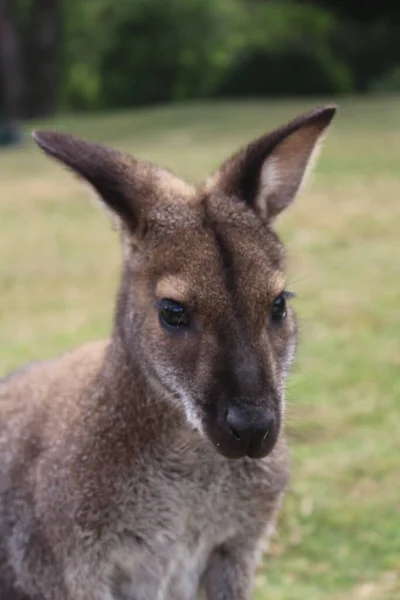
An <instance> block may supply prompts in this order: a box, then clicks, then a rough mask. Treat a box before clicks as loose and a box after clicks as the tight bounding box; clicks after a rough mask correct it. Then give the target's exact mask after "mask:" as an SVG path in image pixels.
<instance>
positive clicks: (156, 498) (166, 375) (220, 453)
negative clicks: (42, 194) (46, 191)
mask: <svg viewBox="0 0 400 600" xmlns="http://www.w3.org/2000/svg"><path fill="white" fill-rule="evenodd" d="M333 114H334V108H332V107H323V108H321V109H317V110H315V111H313V112H311V113H308V114H307V115H303V116H302V117H299V118H298V119H296V120H295V121H293V122H291V123H289V124H288V125H286V126H285V127H283V128H280V129H278V130H276V131H275V132H273V133H271V134H268V135H266V136H264V137H263V138H260V139H259V140H257V141H256V142H253V144H251V145H249V146H248V147H247V148H245V149H244V150H242V151H241V152H240V153H238V154H237V155H236V156H235V157H233V158H232V159H230V161H228V162H227V163H225V165H223V166H222V167H221V169H220V170H219V171H218V172H217V173H216V174H215V175H214V176H212V177H211V178H210V179H209V180H208V181H207V183H206V184H205V185H203V186H199V187H197V188H195V187H192V186H190V185H189V184H186V183H184V182H182V181H180V180H179V179H177V178H176V177H175V176H173V175H172V174H170V173H169V172H167V171H165V170H163V169H160V168H158V167H155V166H153V165H150V164H147V163H141V162H138V161H135V160H133V159H132V158H130V157H127V156H125V155H122V154H120V153H118V152H116V151H114V150H110V149H108V148H106V147H103V146H99V145H95V144H91V143H89V142H85V141H83V140H79V139H77V138H73V137H72V136H67V135H63V134H56V133H47V132H39V133H37V134H36V140H37V142H38V144H39V145H40V146H41V147H42V148H43V149H44V150H45V151H46V152H47V153H48V154H50V155H52V156H54V157H55V158H57V159H58V160H60V161H61V162H63V163H64V164H66V165H67V166H68V167H69V168H70V169H72V170H73V171H74V172H75V173H77V174H78V175H79V176H80V177H82V178H84V179H85V180H87V181H88V182H89V183H90V184H91V185H92V186H93V187H94V188H95V190H96V191H97V193H98V194H99V196H100V197H101V199H102V200H103V202H104V203H105V204H106V205H107V206H108V208H110V209H111V210H112V211H113V212H114V213H116V214H117V215H118V217H119V219H120V223H121V236H122V243H123V259H124V260H123V275H122V280H121V286H120V290H119V294H118V299H117V303H116V315H115V325H114V329H113V333H112V336H111V338H110V340H108V341H106V342H100V343H93V344H89V345H87V346H84V347H82V348H80V349H78V350H76V351H74V352H71V353H69V354H66V355H64V356H62V357H60V358H58V359H54V360H52V361H49V362H43V363H37V364H35V365H32V366H28V367H27V368H25V369H22V370H21V371H17V372H16V373H13V374H11V375H9V376H8V377H6V378H5V379H3V380H0V452H1V456H2V462H1V470H0V590H1V592H0V597H1V600H11V599H17V600H122V599H123V600H167V599H172V600H194V598H196V596H197V593H198V589H199V585H200V584H201V583H202V584H203V585H204V588H205V590H206V593H207V595H208V598H209V600H248V598H249V597H250V595H251V589H252V578H253V573H254V569H255V565H256V562H257V559H258V555H259V547H260V541H261V539H262V537H263V535H264V533H265V532H268V531H270V530H271V527H272V526H273V522H274V517H275V514H276V511H277V508H278V506H279V502H280V498H281V496H282V493H283V490H284V488H285V484H286V482H287V477H288V466H287V453H286V447H285V441H284V435H283V428H282V426H281V422H282V416H283V412H284V381H285V377H286V374H287V371H288V369H289V366H290V363H291V360H292V358H293V353H294V346H295V338H296V319H295V315H294V312H293V310H292V309H291V308H290V306H287V309H286V317H284V318H282V319H281V320H279V319H278V320H277V319H275V320H274V318H273V316H272V313H271V311H272V310H273V306H274V301H275V300H276V298H277V297H279V296H280V294H281V293H282V292H283V290H284V286H285V273H284V252H283V248H282V245H281V242H280V241H279V239H278V237H277V235H276V234H275V232H274V231H273V228H272V219H273V218H274V217H275V216H276V215H277V214H278V213H279V212H280V211H281V210H283V209H284V208H285V207H286V206H287V205H288V204H289V203H290V202H291V201H292V199H293V197H294V196H295V194H296V192H297V190H298V188H299V186H300V184H301V182H302V179H303V175H304V172H305V170H306V168H307V165H308V164H309V161H310V158H311V155H312V153H313V150H314V148H315V146H316V144H317V143H318V141H319V139H320V137H321V135H322V134H323V132H324V130H325V129H326V127H327V126H328V124H329V122H330V121H331V119H332V117H333ZM163 298H169V299H172V300H175V301H179V302H180V303H183V304H184V305H185V307H186V308H187V310H188V312H189V314H190V327H189V328H188V329H185V330H176V331H175V330H174V331H170V330H165V328H163V327H162V325H161V323H160V318H159V310H158V308H157V305H156V303H157V302H158V301H160V300H162V299H163ZM232 411H236V412H235V415H236V417H235V418H237V419H238V420H237V421H236V422H237V424H238V425H237V426H238V428H239V429H238V431H239V432H240V435H238V436H237V437H235V435H236V434H237V432H234V433H235V435H233V433H232V430H231V429H229V428H228V426H227V423H228V415H232ZM260 423H264V425H263V426H262V427H263V428H264V429H263V428H261V429H260V427H261V425H260ZM235 427H236V425H235ZM240 428H242V429H240ZM249 432H250V433H249ZM260 432H261V433H260ZM261 434H263V435H262V437H261ZM264 434H265V435H264ZM247 435H249V436H250V437H249V438H247V437H245V436H247ZM239 438H240V440H239ZM249 440H250V442H249ZM229 457H230V458H236V460H230V458H229ZM251 457H253V458H251Z"/></svg>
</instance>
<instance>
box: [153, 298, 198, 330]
mask: <svg viewBox="0 0 400 600" xmlns="http://www.w3.org/2000/svg"><path fill="white" fill-rule="evenodd" d="M157 306H158V309H159V311H160V313H159V314H160V323H161V325H162V326H163V327H165V328H166V329H169V330H177V329H187V328H188V327H189V325H190V319H189V313H188V311H187V310H186V308H185V307H184V306H183V305H182V304H180V303H179V302H175V301H174V300H168V299H163V300H160V302H158V303H157Z"/></svg>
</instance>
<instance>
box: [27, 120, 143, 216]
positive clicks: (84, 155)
mask: <svg viewBox="0 0 400 600" xmlns="http://www.w3.org/2000/svg"><path fill="white" fill-rule="evenodd" d="M32 137H33V139H34V141H35V142H36V143H37V145H38V146H39V147H40V148H41V149H42V150H43V151H44V152H45V153H46V154H47V155H49V156H51V157H52V158H54V159H56V160H57V161H59V162H60V163H62V164H63V165H65V166H66V167H68V168H69V169H70V170H71V171H72V172H73V173H74V174H75V175H77V176H78V177H80V178H82V179H83V180H85V181H87V182H88V183H90V184H91V185H92V187H93V188H94V190H95V191H96V192H97V194H98V195H99V197H100V198H101V199H102V200H103V201H104V202H105V204H106V205H107V206H108V207H109V208H110V209H111V210H113V211H114V212H116V213H117V214H118V215H119V216H120V217H121V218H122V219H123V221H124V222H125V223H127V224H128V225H130V226H131V227H135V226H136V224H137V219H136V217H135V215H134V211H133V207H132V204H131V202H130V201H129V197H128V189H127V187H128V186H127V181H126V179H127V174H126V171H127V166H128V165H129V166H130V167H131V168H132V167H133V166H134V164H135V161H134V159H132V158H131V157H128V156H126V155H124V154H122V153H120V152H118V151H116V150H114V149H112V148H109V147H108V146H104V145H101V144H96V143H93V142H89V141H86V140H84V139H81V138H78V137H75V136H73V135H71V134H68V133H59V132H56V131H46V130H34V131H33V133H32Z"/></svg>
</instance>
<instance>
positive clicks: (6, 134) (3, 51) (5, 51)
mask: <svg viewBox="0 0 400 600" xmlns="http://www.w3.org/2000/svg"><path fill="white" fill-rule="evenodd" d="M0 89H1V90H2V97H3V102H2V115H1V118H0V145H6V144H7V145H8V144H12V143H14V142H16V141H18V140H19V137H20V135H19V127H18V120H19V118H20V117H21V102H22V72H21V56H20V37H19V33H18V30H17V28H16V25H15V20H14V15H13V13H12V11H11V2H10V0H0Z"/></svg>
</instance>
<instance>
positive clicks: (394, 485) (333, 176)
mask: <svg viewBox="0 0 400 600" xmlns="http://www.w3.org/2000/svg"><path fill="white" fill-rule="evenodd" d="M314 104H315V102H312V101H302V102H296V103H294V102H289V101H287V102H286V101H284V102H279V103H268V102H246V103H233V102H232V103H223V104H194V105H190V106H182V107H168V108H157V109H149V110H140V111H135V112H129V113H128V112H127V113H120V114H112V115H104V116H101V115H100V116H99V115H97V116H85V117H73V118H72V117H69V116H68V117H58V118H57V119H54V120H53V121H51V122H47V123H45V126H46V127H54V128H59V129H62V130H66V131H70V132H75V133H78V134H81V135H84V136H87V137H90V138H93V139H96V140H99V141H104V142H107V143H110V144H114V145H115V146H117V147H119V148H121V149H123V150H127V151H130V152H132V153H134V154H135V155H136V156H137V157H140V158H145V159H150V160H153V161H155V162H157V163H160V164H162V165H165V166H167V167H169V168H171V169H172V170H174V171H176V172H177V173H178V174H179V175H181V176H183V177H186V178H188V179H190V180H198V179H201V178H202V177H203V176H205V175H206V174H207V172H208V171H209V170H211V169H213V168H214V167H215V166H216V165H218V163H219V161H221V160H222V159H223V158H224V157H225V156H226V155H228V154H230V153H231V152H232V151H234V150H235V149H236V148H237V147H238V146H239V145H241V144H243V143H244V142H246V141H247V140H250V139H251V138H252V137H254V136H257V135H259V134H261V133H262V132H264V131H266V130H268V129H269V128H271V127H273V126H275V125H278V124H280V123H281V122H284V121H285V120H286V119H288V118H290V117H292V116H296V114H297V113H298V112H300V111H301V110H303V109H307V108H310V107H312V106H313V105H314ZM41 125H43V124H41ZM32 126H33V125H32ZM29 128H30V127H27V130H28V129H29ZM0 186H1V187H0V190H1V192H0V297H1V302H0V375H1V374H3V373H5V372H7V371H8V370H10V369H12V368H14V367H16V366H18V365H20V364H22V363H24V362H26V361H29V360H32V359H34V358H44V357H50V356H52V355H54V354H58V353H60V352H61V351H63V350H65V349H67V348H70V347H73V346H75V345H78V344H80V343H82V342H83V341H85V340H89V339H92V338H97V337H101V336H104V335H106V334H107V332H108V331H109V329H110V323H111V315H112V306H113V297H114V293H115V284H116V281H117V278H118V272H119V264H120V258H119V246H118V239H117V236H116V234H115V232H114V231H112V228H111V227H110V224H109V222H108V217H107V215H106V213H105V212H103V211H101V210H98V208H97V205H96V204H95V203H93V202H92V201H91V200H90V196H88V194H87V192H86V191H85V189H84V188H83V187H82V188H81V187H80V185H79V184H78V182H76V181H75V180H74V179H73V178H72V177H70V176H69V175H68V174H67V173H65V172H64V171H63V170H62V169H61V168H60V167H59V166H57V165H56V164H54V163H52V162H50V161H49V160H48V159H46V158H45V157H44V156H43V155H42V154H41V153H40V152H39V151H38V150H37V149H35V148H34V146H33V144H32V143H29V144H27V145H26V147H25V148H23V149H18V150H13V151H8V152H5V151H2V152H1V153H0ZM278 227H279V231H280V233H281V234H282V236H283V238H284V239H285V241H286V243H287V247H288V259H289V270H290V289H291V290H292V291H295V292H296V293H297V296H298V298H297V300H296V305H297V310H298V314H299V318H300V325H301V343H300V347H299V354H298V359H297V362H296V365H295V369H294V372H293V375H292V376H291V378H290V381H289V385H288V416H287V421H288V435H289V439H290V444H291V455H292V470H293V476H292V483H291V486H290V490H289V491H288V494H287V496H286V501H285V504H284V507H283V510H282V513H281V519H280V524H279V530H278V534H277V535H276V537H275V538H274V539H273V541H272V543H271V546H270V554H269V557H267V559H266V561H265V566H263V568H262V569H261V570H260V572H259V574H258V577H257V592H256V597H257V600H263V599H265V600H320V599H324V600H358V599H360V600H364V599H373V600H383V599H385V600H386V599H395V598H397V599H398V598H400V98H393V99H374V100H372V99H362V100H361V99H357V100H350V99H349V100H344V101H343V102H341V109H340V112H339V114H338V116H337V118H336V121H335V123H334V125H333V127H332V131H331V132H330V134H329V135H328V137H327V141H326V143H325V147H324V149H323V152H322V154H321V159H320V161H319V163H318V167H317V170H316V174H315V177H314V178H313V180H312V182H311V185H309V186H308V188H307V189H306V191H305V192H304V193H303V194H302V195H301V197H300V198H299V199H298V201H297V203H295V205H294V206H293V208H292V209H291V211H289V212H288V214H287V215H285V216H284V217H283V218H282V219H281V221H280V222H279V226H278Z"/></svg>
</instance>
